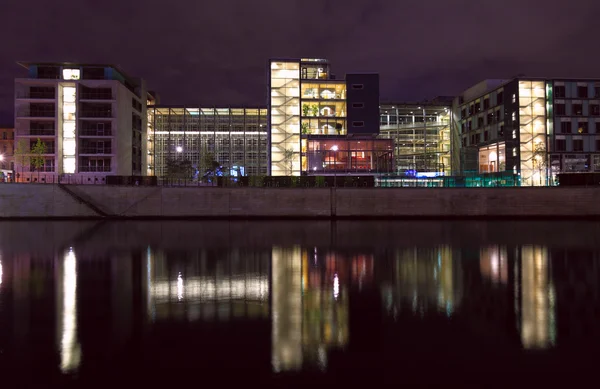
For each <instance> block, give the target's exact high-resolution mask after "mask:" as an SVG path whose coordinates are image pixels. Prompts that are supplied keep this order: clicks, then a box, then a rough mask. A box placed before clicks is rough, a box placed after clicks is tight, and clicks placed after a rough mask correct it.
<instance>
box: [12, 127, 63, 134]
mask: <svg viewBox="0 0 600 389" xmlns="http://www.w3.org/2000/svg"><path fill="white" fill-rule="evenodd" d="M17 134H18V135H21V136H55V135H56V130H55V129H53V128H45V129H33V128H31V129H29V128H24V129H17Z"/></svg>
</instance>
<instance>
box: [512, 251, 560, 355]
mask: <svg viewBox="0 0 600 389" xmlns="http://www.w3.org/2000/svg"><path fill="white" fill-rule="evenodd" d="M520 268H521V294H520V296H521V298H520V300H521V304H520V309H519V307H518V305H517V306H516V309H517V312H518V313H520V326H519V328H520V331H521V342H522V344H523V347H525V348H546V347H549V346H551V345H554V342H555V328H556V322H555V318H554V315H555V306H554V301H555V297H554V287H553V284H552V280H551V276H550V269H549V261H548V249H547V248H545V247H540V246H523V247H522V248H521V266H520ZM515 295H516V296H518V283H517V280H515ZM518 317H519V316H518Z"/></svg>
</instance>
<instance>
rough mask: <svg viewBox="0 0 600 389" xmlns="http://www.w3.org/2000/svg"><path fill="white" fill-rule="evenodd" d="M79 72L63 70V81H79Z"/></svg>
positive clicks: (76, 70)
mask: <svg viewBox="0 0 600 389" xmlns="http://www.w3.org/2000/svg"><path fill="white" fill-rule="evenodd" d="M80 75H81V70H79V69H63V79H64V80H79V78H80Z"/></svg>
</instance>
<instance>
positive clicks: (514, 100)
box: [512, 93, 517, 103]
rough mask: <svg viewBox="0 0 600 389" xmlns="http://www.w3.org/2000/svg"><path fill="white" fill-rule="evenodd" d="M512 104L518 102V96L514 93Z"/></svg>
mask: <svg viewBox="0 0 600 389" xmlns="http://www.w3.org/2000/svg"><path fill="white" fill-rule="evenodd" d="M512 102H513V103H516V102H517V95H516V94H514V93H513V98H512Z"/></svg>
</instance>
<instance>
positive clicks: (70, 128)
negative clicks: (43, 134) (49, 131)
mask: <svg viewBox="0 0 600 389" xmlns="http://www.w3.org/2000/svg"><path fill="white" fill-rule="evenodd" d="M63 137H65V138H75V122H74V121H71V122H64V123H63Z"/></svg>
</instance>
